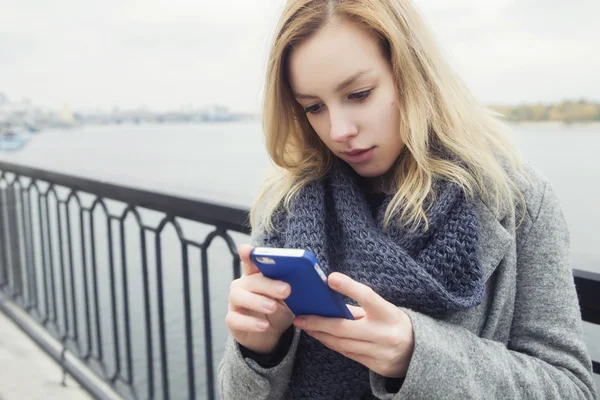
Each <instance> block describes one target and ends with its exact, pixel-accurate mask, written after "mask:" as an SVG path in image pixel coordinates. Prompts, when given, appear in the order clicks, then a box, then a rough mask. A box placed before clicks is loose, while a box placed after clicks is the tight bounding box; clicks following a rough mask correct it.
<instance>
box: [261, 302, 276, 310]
mask: <svg viewBox="0 0 600 400" xmlns="http://www.w3.org/2000/svg"><path fill="white" fill-rule="evenodd" d="M275 305H276V304H275V302H274V301H263V303H262V308H263V310H265V311H267V312H269V311H273V310H274V309H275Z"/></svg>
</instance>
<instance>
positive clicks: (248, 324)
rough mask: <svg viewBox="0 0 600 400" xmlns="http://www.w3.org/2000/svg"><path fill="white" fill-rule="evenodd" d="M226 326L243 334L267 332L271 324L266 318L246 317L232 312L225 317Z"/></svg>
mask: <svg viewBox="0 0 600 400" xmlns="http://www.w3.org/2000/svg"><path fill="white" fill-rule="evenodd" d="M225 324H226V325H227V327H228V328H229V329H230V330H237V331H243V332H265V331H266V330H268V329H269V327H270V326H271V324H269V321H267V320H266V319H264V318H259V317H254V316H250V315H245V314H242V313H239V312H236V311H230V312H228V313H227V315H226V316H225Z"/></svg>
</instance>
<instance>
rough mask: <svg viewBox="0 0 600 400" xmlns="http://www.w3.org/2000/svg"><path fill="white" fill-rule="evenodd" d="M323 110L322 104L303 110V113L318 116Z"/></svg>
mask: <svg viewBox="0 0 600 400" xmlns="http://www.w3.org/2000/svg"><path fill="white" fill-rule="evenodd" d="M322 109H323V104H315V105H312V106H310V107H306V108H305V109H304V112H305V113H307V114H308V113H311V114H318V113H320V112H321V110H322Z"/></svg>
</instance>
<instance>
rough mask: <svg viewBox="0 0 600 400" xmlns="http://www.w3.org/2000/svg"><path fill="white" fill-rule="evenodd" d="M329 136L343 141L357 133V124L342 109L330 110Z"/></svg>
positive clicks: (340, 141) (334, 139)
mask: <svg viewBox="0 0 600 400" xmlns="http://www.w3.org/2000/svg"><path fill="white" fill-rule="evenodd" d="M329 118H330V136H331V139H333V141H335V142H338V143H343V142H346V141H348V139H350V138H353V137H354V136H356V135H358V126H357V125H356V123H355V122H354V121H353V120H352V118H350V116H349V115H346V113H344V111H342V110H338V111H335V112H334V111H333V110H330V117H329Z"/></svg>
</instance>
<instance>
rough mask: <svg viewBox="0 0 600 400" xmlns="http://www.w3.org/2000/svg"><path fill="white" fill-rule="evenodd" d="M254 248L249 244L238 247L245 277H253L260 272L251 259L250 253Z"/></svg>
mask: <svg viewBox="0 0 600 400" xmlns="http://www.w3.org/2000/svg"><path fill="white" fill-rule="evenodd" d="M253 248H254V247H252V246H251V245H249V244H242V245H241V246H240V247H238V255H239V256H240V260H241V262H242V272H243V274H244V275H252V274H256V273H259V272H260V271H259V269H258V268H257V267H256V265H254V263H253V262H252V259H251V258H250V252H251V251H252V249H253Z"/></svg>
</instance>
